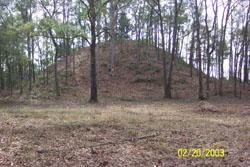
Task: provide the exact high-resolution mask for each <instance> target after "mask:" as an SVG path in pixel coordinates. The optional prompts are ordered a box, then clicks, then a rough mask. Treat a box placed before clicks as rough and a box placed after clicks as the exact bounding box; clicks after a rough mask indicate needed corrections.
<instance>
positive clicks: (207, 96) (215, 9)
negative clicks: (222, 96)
mask: <svg viewBox="0 0 250 167" xmlns="http://www.w3.org/2000/svg"><path fill="white" fill-rule="evenodd" d="M212 3H213V11H214V19H213V26H212V28H211V29H209V25H208V6H207V0H205V9H206V14H205V23H206V38H207V46H206V55H207V78H206V85H207V90H206V98H207V99H208V98H209V93H210V86H209V84H210V66H211V54H212V53H213V52H214V50H215V40H216V39H215V35H214V40H213V46H212V49H211V50H210V36H211V32H212V31H213V30H214V29H215V25H216V20H217V10H218V4H217V0H215V1H213V2H212ZM215 33H216V32H215Z"/></svg>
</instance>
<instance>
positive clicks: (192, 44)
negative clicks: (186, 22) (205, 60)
mask: <svg viewBox="0 0 250 167" xmlns="http://www.w3.org/2000/svg"><path fill="white" fill-rule="evenodd" d="M193 26H194V23H193ZM194 33H195V31H194V28H193V30H192V39H191V48H190V57H189V68H190V77H193V67H194V65H193V57H194V41H195V39H194Z"/></svg>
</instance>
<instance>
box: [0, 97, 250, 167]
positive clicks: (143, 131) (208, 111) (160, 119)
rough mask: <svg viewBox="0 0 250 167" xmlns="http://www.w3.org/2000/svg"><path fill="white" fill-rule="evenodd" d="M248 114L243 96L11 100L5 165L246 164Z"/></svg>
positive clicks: (1, 119)
mask: <svg viewBox="0 0 250 167" xmlns="http://www.w3.org/2000/svg"><path fill="white" fill-rule="evenodd" d="M3 104H6V105H3ZM62 104H63V105H62ZM249 120H250V104H249V103H247V102H242V101H239V100H236V99H232V100H230V99H224V100H223V99H221V100H218V99H214V100H210V101H207V102H198V101H197V100H196V99H186V100H183V99H179V100H161V101H157V102H156V101H151V100H137V101H131V102H128V101H127V102H125V101H121V100H116V101H115V100H112V102H105V103H104V102H103V103H102V102H101V103H100V104H98V105H89V104H87V103H82V102H81V104H79V102H78V103H77V102H75V103H73V102H71V103H69V102H63V101H53V102H52V101H43V102H42V101H36V104H34V102H33V104H25V105H23V104H19V103H16V102H15V103H12V102H8V103H6V101H5V102H1V108H0V166H3V167H5V166H6V167H7V166H8V167H9V166H18V167H19V166H33V167H36V166H60V167H63V166H86V167H87V166H136V167H137V166H149V167H153V166H158V167H161V166H162V167H168V166H197V167H198V166H199V167H201V166H237V167H238V166H244V167H246V166H250V121H249ZM151 135H153V136H151ZM180 148H185V149H191V148H193V149H201V150H203V149H224V157H202V158H201V157H192V156H191V155H190V157H178V149H180Z"/></svg>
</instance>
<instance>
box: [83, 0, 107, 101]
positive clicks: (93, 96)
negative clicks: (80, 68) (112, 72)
mask: <svg viewBox="0 0 250 167" xmlns="http://www.w3.org/2000/svg"><path fill="white" fill-rule="evenodd" d="M80 1H81V2H82V4H83V5H84V6H85V7H86V9H87V13H88V19H89V22H90V27H91V28H90V30H91V43H90V42H89V44H90V53H91V60H90V71H91V72H90V77H91V93H90V100H89V102H91V103H97V102H98V98H97V82H96V53H95V48H96V37H97V36H98V35H100V34H96V17H97V15H98V14H100V12H101V10H102V9H103V7H104V6H105V5H106V4H107V3H108V2H109V1H110V0H106V1H105V2H102V1H95V0H87V2H86V1H84V0H80Z"/></svg>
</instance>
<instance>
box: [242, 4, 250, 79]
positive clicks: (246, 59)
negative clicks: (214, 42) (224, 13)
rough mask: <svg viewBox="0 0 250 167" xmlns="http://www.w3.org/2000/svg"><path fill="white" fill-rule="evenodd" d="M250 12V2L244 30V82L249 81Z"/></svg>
mask: <svg viewBox="0 0 250 167" xmlns="http://www.w3.org/2000/svg"><path fill="white" fill-rule="evenodd" d="M249 12H250V2H249V6H248V10H247V18H246V24H245V31H244V39H243V40H244V41H245V42H244V43H245V63H244V84H245V83H248V50H249V47H248V46H249V42H248V41H247V36H248V23H249Z"/></svg>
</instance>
